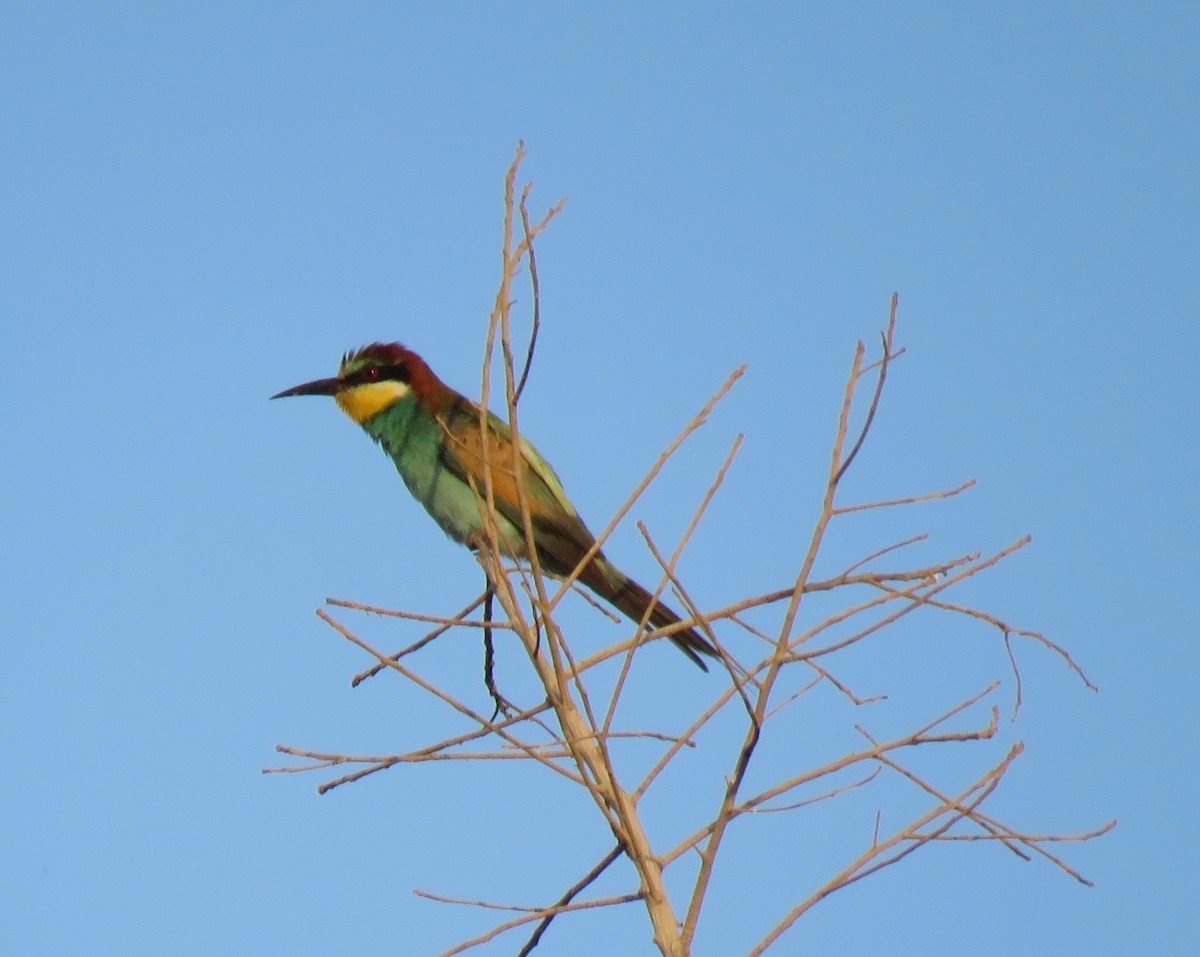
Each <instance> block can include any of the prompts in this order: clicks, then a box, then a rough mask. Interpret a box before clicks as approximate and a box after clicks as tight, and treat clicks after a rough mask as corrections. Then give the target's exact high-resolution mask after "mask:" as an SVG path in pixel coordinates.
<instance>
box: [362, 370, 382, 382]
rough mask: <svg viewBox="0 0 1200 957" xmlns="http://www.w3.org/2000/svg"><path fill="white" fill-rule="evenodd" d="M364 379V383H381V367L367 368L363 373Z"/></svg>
mask: <svg viewBox="0 0 1200 957" xmlns="http://www.w3.org/2000/svg"><path fill="white" fill-rule="evenodd" d="M362 377H363V381H364V382H377V381H379V366H367V367H366V368H365V369H363V371H362Z"/></svg>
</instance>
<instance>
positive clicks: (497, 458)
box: [442, 401, 596, 575]
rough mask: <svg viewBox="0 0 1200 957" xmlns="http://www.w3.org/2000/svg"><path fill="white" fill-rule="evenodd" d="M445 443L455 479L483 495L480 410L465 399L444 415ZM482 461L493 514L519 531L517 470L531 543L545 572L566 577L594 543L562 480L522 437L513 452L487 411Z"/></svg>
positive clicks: (501, 425)
mask: <svg viewBox="0 0 1200 957" xmlns="http://www.w3.org/2000/svg"><path fill="white" fill-rule="evenodd" d="M444 426H445V429H446V440H445V443H444V444H443V447H442V461H443V463H444V464H445V466H446V467H447V468H448V469H449V470H450V471H451V472H452V473H454V474H455V475H457V476H458V477H459V478H460V479H462V480H463V481H464V482H467V483H468V484H472V485H474V487H475V488H476V489H477V490H478V492H479V494H480V495H481V496H482V495H483V494H484V488H485V485H484V479H483V468H484V465H483V463H484V453H483V437H482V435H481V434H480V430H479V407H478V406H477V405H475V404H474V403H473V402H471V403H469V404H468V403H467V402H466V401H464V402H463V403H462V404H459V405H458V406H457V407H456V408H455V409H453V410H451V412H450V413H449V414H448V415H446V416H444ZM487 436H488V440H487V441H488V445H487V463H488V467H489V468H490V470H491V475H492V495H493V499H494V502H495V507H496V511H497V512H499V513H500V514H501V515H503V516H504V517H505V518H507V519H508V520H509V521H510V522H512V524H513V525H515V526H516V527H517V528H522V527H523V525H522V520H521V506H520V501H521V499H520V495H519V493H518V491H517V467H518V464H519V466H520V468H521V473H522V476H523V478H524V481H525V495H526V500H527V503H528V506H529V515H530V518H531V520H532V522H533V528H534V539H535V541H536V542H537V544H538V550H539V552H540V553H541V558H542V560H543V562H544V563H545V564H547V565H548V566H549V567H547V568H546V570H547V571H549V572H553V573H555V574H559V575H566V574H569V573H570V572H571V571H573V570H574V568H575V566H576V565H577V564H579V560H580V559H582V558H583V556H584V553H585V552H587V550H588V549H589V548H591V547H592V545H593V544H594V543H595V541H596V539H595V536H593V535H592V533H591V532H590V531H588V528H587V526H586V525H584V524H583V520H582V519H581V518H580V517H579V513H578V512H576V511H575V506H574V505H572V504H571V500H570V499H569V498H567V493H566V490H565V489H564V488H563V486H562V481H561V480H560V479H559V477H558V475H556V474H555V472H554V469H553V468H551V466H550V463H549V462H547V461H546V460H545V459H544V458H543V457H542V455H541V453H539V452H538V450H537V449H535V448H534V447H533V445H532V443H530V442H529V441H528V440H527V439H525V438H524V437H523V436H522V438H521V453H520V455H518V454H517V451H516V445H515V444H514V442H513V438H512V430H511V429H510V428H509V426H508V424H507V423H506V422H503V421H502V420H501V419H500V418H499V417H497V416H496V415H494V414H493V413H492V412H488V414H487Z"/></svg>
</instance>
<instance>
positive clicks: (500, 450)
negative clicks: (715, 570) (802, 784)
mask: <svg viewBox="0 0 1200 957" xmlns="http://www.w3.org/2000/svg"><path fill="white" fill-rule="evenodd" d="M289 395H331V396H333V397H334V399H336V400H337V404H338V405H339V406H340V407H341V409H342V411H343V412H345V413H346V414H347V415H348V416H350V418H352V419H353V420H354V421H355V422H357V423H358V424H359V425H361V426H362V428H363V431H365V432H366V433H367V435H369V436H370V437H371V438H372V439H374V440H375V441H376V442H377V443H378V444H379V445H381V446H382V447H383V450H384V451H385V452H387V454H388V455H389V456H391V459H392V461H393V462H394V463H395V464H396V468H397V470H399V472H400V476H401V477H402V478H403V479H404V484H405V485H407V486H408V489H409V491H410V492H412V494H413V495H414V496H416V499H417V501H418V502H420V503H421V504H422V505H424V506H425V510H426V511H427V512H429V514H430V515H432V516H433V519H434V521H436V522H437V523H438V524H439V525H440V526H441V527H442V530H443V531H444V532H445V533H446V534H447V535H449V536H450V537H451V538H452V539H454V540H455V541H456V542H463V543H466V544H467V545H475V544H478V542H479V541H480V537H479V536H480V535H481V534H482V529H483V520H482V518H481V516H480V503H481V502H482V501H483V499H484V495H485V491H484V490H485V484H484V477H483V468H484V461H483V443H482V439H481V435H480V428H479V412H480V409H479V405H478V404H477V403H475V402H472V401H471V400H470V399H468V398H467V397H466V396H464V395H460V394H459V393H458V392H455V391H454V390H453V389H451V388H450V387H449V386H448V385H446V384H445V383H444V382H442V380H441V379H439V378H438V377H437V376H436V375H435V374H434V372H433V370H432V369H430V368H429V366H428V365H427V364H426V363H425V361H424V360H423V359H422V358H421V357H420V356H418V355H417V354H416V353H414V352H411V351H410V350H408V349H406V348H404V346H402V345H400V343H398V342H393V343H390V344H385V343H379V342H377V343H374V344H373V345H369V346H366V347H364V348H362V349H359V350H358V351H357V352H348V353H346V354H345V355H344V356H343V357H342V364H341V366H340V367H339V369H338V374H337V375H336V376H335V377H334V378H332V379H317V380H316V381H315V382H306V383H304V384H303V385H298V386H295V387H293V388H291V389H285V390H284V391H283V392H280V393H279V394H278V395H273V396H271V398H272V399H281V398H283V397H284V396H289ZM487 436H488V438H487V441H488V448H487V456H488V468H489V470H490V471H491V479H492V495H493V501H494V503H495V512H496V529H497V532H498V537H499V546H500V551H501V552H502V553H503V554H505V555H507V556H509V557H511V558H516V559H521V558H526V557H528V548H527V547H526V540H525V532H524V529H523V526H522V521H521V509H520V505H519V499H518V492H517V484H516V476H517V468H518V467H519V468H520V470H521V476H522V478H523V480H524V484H525V497H526V500H527V504H528V507H529V513H530V519H531V522H532V525H533V539H534V545H535V547H536V549H537V557H538V561H539V563H540V564H541V567H542V569H543V570H544V571H545V572H547V573H548V574H551V575H555V576H558V577H565V576H567V575H570V574H571V572H573V571H574V570H575V568H576V566H577V565H578V564H579V563H580V561H581V560H582V559H583V557H584V555H585V554H587V552H588V551H589V550H590V549H591V547H592V546H593V545H594V544H595V543H596V538H595V536H594V535H592V533H591V532H590V531H588V528H587V526H586V525H584V524H583V520H582V519H581V518H580V517H579V513H578V512H576V511H575V506H574V505H572V504H571V500H570V499H569V498H567V493H566V492H565V491H563V487H562V482H560V481H559V478H558V476H557V475H555V474H554V469H552V468H551V467H550V464H549V463H548V462H547V461H546V460H545V459H544V458H542V456H541V455H540V454H539V453H538V451H537V449H535V448H534V447H533V445H532V444H530V443H529V442H528V441H527V440H526V439H525V437H524V436H522V437H521V442H520V444H521V449H520V454H519V455H518V454H517V452H516V448H515V443H514V442H513V439H512V432H511V431H510V429H509V427H508V425H507V424H506V423H505V422H502V421H501V420H500V419H499V418H497V417H496V416H495V415H494V414H493V413H491V412H488V413H487ZM518 459H519V463H518V461H517V460H518ZM579 581H580V582H582V583H583V584H584V585H587V587H588V588H590V589H591V590H592V591H594V592H595V593H596V594H597V595H599V596H600V597H601V598H603V599H604V600H605V601H607V602H609V603H610V604H612V605H613V606H614V607H615V608H617V609H618V610H619V611H621V612H622V613H623V614H625V615H626V616H627V617H629V618H630V619H632V620H633V621H635V622H640V621H641V620H642V617H643V616H644V615H645V613H646V609H647V608H649V607H650V605H651V602H652V601H653V598H652V596H651V595H650V593H649V592H648V591H646V589H645V588H643V587H642V586H641V585H639V584H638V583H637V582H635V581H633V580H632V579H631V578H629V577H628V576H626V575H624V574H623V573H622V572H621V571H620V570H619V569H618V568H617V567H616V566H615V565H613V564H612V562H610V561H609V560H608V559H607V558H605V557H604V553H603V552H601V551H597V552H596V554H595V555H594V556H593V557H592V559H591V561H589V562H588V564H587V565H586V567H584V569H583V571H582V572H581V573H580V575H579ZM649 621H650V624H651V625H652V626H653V627H655V628H664V627H667V626H669V625H673V624H676V623H677V622H679V621H680V618H679V616H678V615H677V614H675V612H674V611H672V610H671V609H670V608H668V607H667V606H666V605H664V604H663V603H662V602H657V603H655V604H654V609H653V611H651V613H650V619H649ZM670 638H671V640H672V641H673V642H675V644H676V645H678V646H679V648H680V650H681V651H683V653H684V654H686V655H687V656H688V657H689V658H691V659H692V661H694V662H696V664H698V665H699V666H700V667H701V668H703V669H704V670H705V671H707V670H708V667H707V666H706V665H705V664H704V661H703V660H702V659H701V658H700V655H701V654H704V655H710V656H713V657H717V652H716V649H714V648H713V646H712V645H711V644H709V642H708V641H707V640H706V639H705V638H704V637H703V636H702V635H701V634H700V633H699V632H697V631H696V630H695V629H694V628H687V629H684V630H682V631H677V632H675V633H674V634H672V635H671V636H670Z"/></svg>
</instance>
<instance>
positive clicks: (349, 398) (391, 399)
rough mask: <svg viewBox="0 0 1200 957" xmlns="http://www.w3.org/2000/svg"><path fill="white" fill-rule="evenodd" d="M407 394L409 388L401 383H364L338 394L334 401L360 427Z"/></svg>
mask: <svg viewBox="0 0 1200 957" xmlns="http://www.w3.org/2000/svg"><path fill="white" fill-rule="evenodd" d="M408 393H409V386H407V385H405V384H404V383H403V382H395V381H387V382H366V383H364V384H362V385H357V386H355V387H354V388H352V389H346V390H345V391H344V392H339V393H338V394H337V396H336V399H337V404H338V405H339V406H341V409H342V411H343V412H345V413H346V415H348V416H350V418H352V419H353V420H354V421H355V422H357V423H358V424H359V425H362V424H363V423H364V422H366V421H367V419H371V418H374V417H375V416H377V415H378V414H379V413H380V412H382V411H384V410H385V409H387V408H388V407H389V406H391V405H392V404H393V403H395V402H397V401H399V400H400V399H403V398H404V397H405V396H406V395H408Z"/></svg>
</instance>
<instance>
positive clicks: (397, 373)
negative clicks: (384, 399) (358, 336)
mask: <svg viewBox="0 0 1200 957" xmlns="http://www.w3.org/2000/svg"><path fill="white" fill-rule="evenodd" d="M342 381H344V382H345V383H346V384H347V385H362V384H364V383H367V382H403V383H405V384H407V383H408V381H409V378H408V367H407V366H405V365H401V364H396V365H386V366H382V365H367V366H363V367H362V368H361V369H357V370H355V371H354V372H352V373H350V375H348V376H346V377H345V379H343V380H342Z"/></svg>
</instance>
